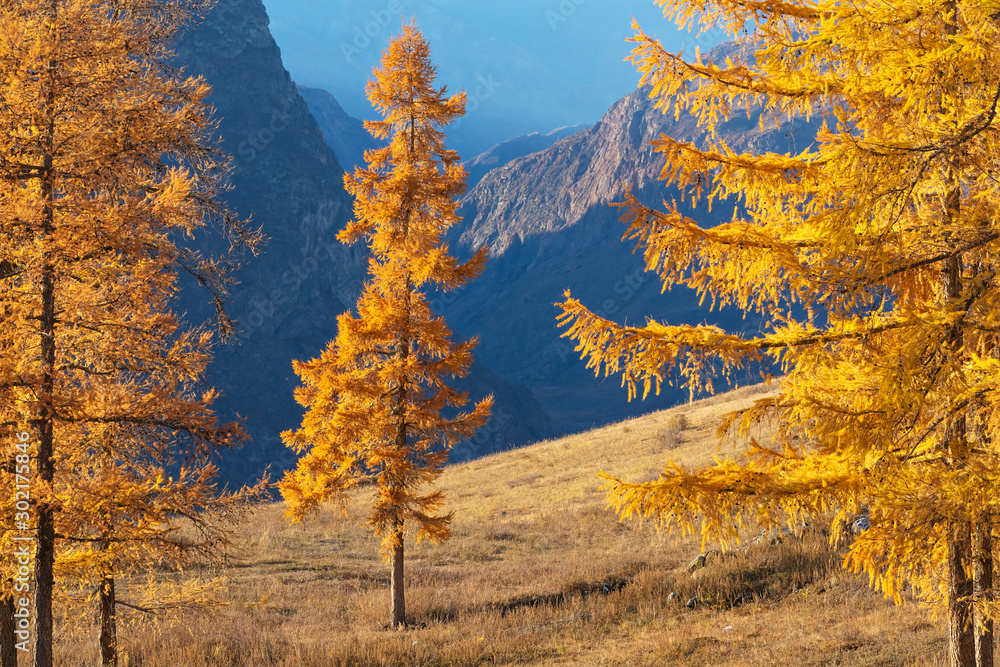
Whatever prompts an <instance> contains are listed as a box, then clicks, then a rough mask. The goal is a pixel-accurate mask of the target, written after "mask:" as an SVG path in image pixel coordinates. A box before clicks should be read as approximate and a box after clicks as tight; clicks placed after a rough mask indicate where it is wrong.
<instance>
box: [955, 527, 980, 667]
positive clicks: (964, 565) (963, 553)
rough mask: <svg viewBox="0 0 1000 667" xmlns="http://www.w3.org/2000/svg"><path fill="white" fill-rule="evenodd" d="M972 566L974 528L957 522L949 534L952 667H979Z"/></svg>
mask: <svg viewBox="0 0 1000 667" xmlns="http://www.w3.org/2000/svg"><path fill="white" fill-rule="evenodd" d="M971 565H972V525H971V524H970V523H969V522H967V521H957V522H955V523H954V524H953V525H952V526H951V528H950V530H949V532H948V654H949V656H948V657H949V664H950V665H951V667H976V642H975V636H974V624H973V622H972V621H973V619H972V604H971V601H972V593H973V582H972V576H971V575H972V569H971V567H970V566H971Z"/></svg>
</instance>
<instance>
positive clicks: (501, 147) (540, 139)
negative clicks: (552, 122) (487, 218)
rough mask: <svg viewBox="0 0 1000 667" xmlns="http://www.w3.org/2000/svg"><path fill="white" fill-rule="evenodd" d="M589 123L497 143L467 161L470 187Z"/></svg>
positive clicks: (586, 126)
mask: <svg viewBox="0 0 1000 667" xmlns="http://www.w3.org/2000/svg"><path fill="white" fill-rule="evenodd" d="M588 127H589V126H588V125H571V126H569V127H559V128H556V129H554V130H552V131H551V132H548V133H546V134H540V133H538V132H532V133H531V134H522V135H521V136H519V137H514V138H513V139H508V140H507V141H505V142H503V143H501V144H497V145H496V146H494V147H493V148H491V149H489V150H488V151H484V152H482V153H480V154H479V155H477V156H476V157H474V158H472V159H471V160H468V161H466V162H465V168H466V169H467V170H468V172H469V188H470V189H471V188H473V187H475V186H476V184H477V183H479V181H481V180H483V177H484V176H485V175H486V174H487V173H489V172H490V171H492V170H494V169H498V168H499V167H502V166H504V165H505V164H507V163H508V162H510V161H512V160H516V159H517V158H519V157H524V156H525V155H530V154H531V153H537V152H538V151H543V150H545V149H546V148H548V147H549V146H551V145H552V144H554V143H556V142H557V141H559V140H561V139H565V138H566V137H568V136H570V135H572V134H576V133H577V132H582V131H583V130H586V129H587V128H588Z"/></svg>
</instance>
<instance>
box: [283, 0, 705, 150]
mask: <svg viewBox="0 0 1000 667" xmlns="http://www.w3.org/2000/svg"><path fill="white" fill-rule="evenodd" d="M264 4H265V5H266V7H267V11H268V14H269V15H270V17H271V32H272V34H273V35H274V38H275V40H276V41H277V43H278V46H279V47H280V48H281V55H282V60H283V62H284V65H285V67H286V68H287V69H288V71H289V72H290V73H291V75H292V78H293V79H295V81H296V82H297V83H299V84H302V85H305V86H310V87H316V88H321V89H324V90H327V91H329V92H330V93H332V94H333V96H334V97H335V98H336V99H337V100H338V101H339V102H340V104H341V105H342V106H343V108H344V109H345V110H346V111H347V113H349V114H350V115H352V116H354V117H356V118H372V117H374V116H373V113H372V111H371V109H370V107H369V106H368V102H367V100H366V99H365V91H364V87H365V82H366V81H367V80H368V78H369V77H370V76H371V71H372V67H373V66H375V65H376V64H377V63H378V60H379V56H380V54H381V51H382V49H383V48H385V46H386V44H387V42H388V39H389V37H390V36H391V35H392V34H394V33H396V32H398V31H399V27H400V22H401V19H400V17H401V16H404V17H407V18H409V17H416V19H417V21H418V24H419V26H420V28H421V29H422V30H423V32H424V34H425V36H426V37H427V38H428V40H429V42H430V45H431V57H432V58H433V60H434V62H435V63H436V65H437V66H438V82H439V83H441V84H447V85H448V88H449V90H450V91H458V90H461V89H464V90H465V91H466V92H467V94H468V96H469V100H468V106H467V114H466V117H465V118H463V119H462V120H461V121H459V122H458V123H456V124H455V125H453V126H451V127H449V129H448V136H449V140H450V142H451V145H452V147H453V148H456V149H457V150H458V151H459V153H460V154H461V155H462V156H463V157H465V158H471V157H473V156H475V155H477V154H479V153H481V152H483V151H485V150H487V149H488V148H490V147H491V146H494V145H496V144H499V143H501V142H503V141H505V140H507V139H510V138H511V137H516V136H519V135H524V134H530V133H531V132H540V133H542V134H544V133H546V132H549V131H550V130H552V129H553V128H556V127H563V126H568V125H576V124H588V125H589V124H593V123H595V122H596V121H597V120H598V119H600V117H601V116H602V115H603V114H604V112H605V111H607V109H608V108H609V107H610V106H611V105H612V104H614V103H615V101H617V100H618V99H620V98H621V97H623V96H624V95H626V94H628V93H629V92H630V91H632V90H635V87H636V84H637V82H638V79H639V76H638V74H637V73H636V71H635V68H634V66H633V65H631V64H630V63H628V62H625V61H624V60H623V59H624V58H625V57H626V56H628V54H629V51H630V49H631V47H632V46H633V45H632V44H631V43H628V42H626V41H625V40H626V38H627V37H629V36H631V35H632V29H631V18H632V17H633V16H634V17H635V18H636V19H637V20H638V21H639V23H640V24H641V25H642V26H643V28H644V29H645V30H646V32H648V33H650V34H653V35H655V36H657V37H658V38H659V39H661V40H662V41H663V43H664V44H665V46H667V47H668V48H673V49H678V48H681V47H682V46H683V47H684V48H685V50H686V51H687V52H689V53H690V52H693V50H694V47H695V45H700V46H701V48H702V49H703V50H707V48H708V47H709V46H710V45H713V44H714V43H716V42H717V41H719V39H720V38H719V36H718V35H717V34H707V35H703V36H701V37H698V36H696V35H695V34H693V33H688V32H683V33H682V32H678V31H677V29H676V27H675V26H674V25H673V24H672V23H670V22H668V21H666V20H665V19H664V18H663V16H662V13H661V10H660V9H659V8H658V7H657V6H656V5H655V4H654V3H653V2H652V0H631V1H628V0H505V1H504V2H480V1H470V0H264Z"/></svg>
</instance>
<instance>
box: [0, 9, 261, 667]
mask: <svg viewBox="0 0 1000 667" xmlns="http://www.w3.org/2000/svg"><path fill="white" fill-rule="evenodd" d="M207 7H208V3H206V2H201V1H200V0H199V1H197V2H187V1H184V0H11V1H10V2H4V3H2V4H0V36H2V37H0V312H2V313H3V315H4V327H3V328H2V330H0V350H4V351H5V355H4V359H3V361H2V362H0V392H4V393H3V397H4V401H3V403H2V404H0V424H2V425H3V427H4V428H5V429H9V430H11V431H19V432H21V431H25V432H30V433H31V434H32V441H31V459H32V462H33V464H34V472H33V475H32V487H31V494H32V499H33V503H34V504H33V511H34V517H33V523H35V524H37V528H36V530H35V538H36V539H35V553H34V559H33V560H34V568H35V571H34V576H33V580H32V585H33V586H34V590H33V591H32V592H33V599H34V609H33V622H34V626H33V633H32V650H33V656H32V661H33V665H34V666H35V667H51V664H52V641H53V636H52V632H53V625H52V618H53V616H52V599H53V589H54V586H55V580H54V564H55V561H56V554H57V551H58V550H59V548H60V545H62V544H64V543H65V542H66V540H67V539H68V538H70V537H79V535H74V534H73V531H72V528H73V526H75V525H79V522H80V517H79V516H74V515H73V513H72V512H69V511H65V512H64V511H63V510H64V509H66V510H68V508H69V507H70V506H71V504H72V503H69V502H67V501H68V494H70V493H71V489H72V488H73V484H72V483H73V479H74V477H73V476H74V475H75V474H77V473H78V472H79V467H78V466H80V465H84V464H87V465H93V464H94V463H95V462H94V461H92V460H88V458H87V457H88V452H90V453H93V452H94V450H92V449H90V447H89V443H88V437H87V436H88V433H90V432H91V431H93V429H94V427H95V426H96V425H101V424H107V425H109V424H125V425H130V426H131V427H134V428H136V429H139V430H141V431H142V432H143V434H145V435H146V436H150V437H153V438H154V439H158V440H159V442H161V443H162V442H164V441H172V442H173V443H174V444H177V445H178V446H181V447H190V448H192V450H193V451H205V450H207V449H212V448H216V447H219V446H228V445H230V444H233V443H235V442H237V441H238V440H239V438H240V437H241V436H240V433H239V430H238V428H235V427H233V426H219V425H217V424H216V423H215V420H214V417H213V416H212V415H211V410H210V406H211V403H212V400H213V398H214V393H213V392H211V391H208V392H200V393H199V392H194V391H193V388H194V386H195V383H197V382H198V380H199V373H200V369H203V368H204V365H205V363H207V358H208V354H209V353H210V342H211V341H210V337H209V336H208V334H207V333H205V332H201V331H192V330H185V329H184V327H183V326H181V323H180V322H179V320H178V318H177V317H176V316H175V315H174V314H173V313H171V312H170V311H169V303H170V300H171V299H172V298H173V297H174V296H175V294H176V291H177V275H178V272H179V271H186V272H188V273H190V274H192V275H194V276H195V277H196V278H197V280H198V281H199V282H200V283H201V284H203V285H205V286H207V287H208V288H209V289H210V290H211V291H212V293H213V295H214V299H215V301H216V304H217V305H219V304H221V297H222V296H223V295H224V293H225V285H226V282H227V280H228V277H227V276H228V271H229V269H230V266H231V264H228V263H224V262H219V261H216V260H215V259H213V258H210V257H204V256H202V255H200V254H199V253H198V252H196V251H193V250H191V249H189V248H186V247H185V246H183V245H180V242H181V241H183V240H184V239H185V238H191V237H192V235H193V234H195V233H196V232H198V231H199V230H202V229H203V228H205V227H206V226H207V225H212V226H218V227H221V228H222V229H223V231H224V233H225V234H226V235H227V236H228V237H229V238H230V240H231V241H232V243H233V245H234V246H235V247H237V248H238V249H249V250H252V249H253V248H254V247H255V245H256V243H257V242H258V241H259V236H258V235H257V234H255V233H254V232H252V231H251V230H249V229H248V228H247V226H246V225H245V223H244V222H241V221H238V220H235V219H233V218H232V216H231V215H229V214H228V212H227V211H226V210H225V209H224V208H222V207H221V206H220V205H219V204H218V203H217V197H218V195H219V193H220V192H221V191H222V189H223V187H224V186H223V184H224V181H223V178H224V176H225V170H226V161H225V160H224V159H223V157H222V156H221V155H220V154H219V153H218V151H217V150H216V149H215V148H214V146H213V145H212V144H211V142H210V140H209V133H210V131H211V130H212V123H211V122H210V120H209V111H210V110H209V108H208V107H207V105H206V104H205V99H206V97H207V95H208V93H209V90H208V87H207V86H206V85H205V84H204V83H203V82H202V81H201V80H199V79H193V78H187V77H184V76H182V75H180V74H179V73H178V72H176V70H175V69H174V68H172V67H171V66H170V64H169V61H170V59H171V57H172V54H171V52H170V49H169V42H170V40H171V39H172V38H173V37H174V36H175V35H176V34H177V33H178V31H179V30H180V29H181V28H182V27H183V26H184V25H186V24H187V23H188V22H189V21H190V20H191V19H192V18H193V17H194V16H195V15H196V14H197V13H199V12H202V11H204V10H205V9H206V8H207ZM220 322H221V325H222V334H223V336H225V335H227V334H228V332H229V326H228V322H227V321H226V320H225V318H224V316H223V317H221V318H220ZM112 385H115V386H119V387H127V388H129V391H128V392H119V398H121V399H122V400H121V401H119V402H117V403H116V402H113V401H111V400H110V399H111V397H110V396H109V395H108V394H107V393H106V389H107V387H108V386H112ZM8 443H9V439H7V440H5V444H4V446H5V447H7V446H9V444H8ZM128 453H129V450H128V449H127V448H125V447H123V448H122V449H119V450H116V455H117V456H119V458H121V457H125V456H127V455H128ZM8 488H9V487H5V488H4V493H7V489H8ZM93 520H94V521H96V520H97V518H94V519H93Z"/></svg>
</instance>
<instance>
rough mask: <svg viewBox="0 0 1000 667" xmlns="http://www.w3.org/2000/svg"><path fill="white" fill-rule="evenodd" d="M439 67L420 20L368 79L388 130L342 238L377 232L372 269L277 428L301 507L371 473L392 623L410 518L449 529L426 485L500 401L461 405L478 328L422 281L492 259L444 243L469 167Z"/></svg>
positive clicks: (400, 608)
mask: <svg viewBox="0 0 1000 667" xmlns="http://www.w3.org/2000/svg"><path fill="white" fill-rule="evenodd" d="M434 78H435V68H434V67H433V66H432V65H431V60H430V49H429V47H428V45H427V42H426V41H425V40H424V38H423V35H422V34H421V33H420V31H419V30H418V29H417V28H416V27H415V25H414V24H412V23H411V24H409V25H404V27H403V32H402V34H401V35H399V36H397V37H395V38H393V39H392V40H391V42H390V44H389V46H388V48H387V49H386V50H385V52H384V53H383V55H382V63H381V67H380V68H378V69H376V71H375V78H374V79H372V80H370V81H369V83H368V87H367V92H368V99H369V100H371V102H372V104H373V105H374V106H375V107H376V108H377V109H378V110H379V112H380V113H381V114H382V116H383V119H382V120H378V121H366V122H365V126H366V127H367V129H368V130H369V131H370V132H371V133H372V135H374V136H375V137H376V138H378V139H385V138H390V143H389V145H387V146H385V147H384V148H380V149H377V150H370V151H368V152H367V153H366V155H365V158H366V160H367V162H368V167H367V168H358V169H356V170H355V171H354V173H353V174H348V175H345V178H344V182H345V185H346V188H347V191H348V192H350V193H351V194H352V195H354V197H355V206H354V219H353V220H352V221H351V222H350V223H348V226H347V227H346V228H345V229H344V230H343V231H341V232H340V234H339V235H338V238H339V239H340V240H341V241H342V242H344V243H353V242H356V241H358V240H361V239H365V240H367V241H368V245H369V248H370V250H371V258H370V261H369V274H370V276H371V278H370V280H369V281H368V283H367V284H366V285H365V288H364V291H363V293H362V294H361V297H360V298H359V300H358V303H357V316H355V315H353V314H352V313H350V312H347V313H344V314H342V315H340V317H339V318H338V321H337V324H338V331H337V337H336V339H335V340H334V341H332V342H331V343H330V344H329V345H328V347H327V348H326V349H325V350H324V351H323V353H322V354H321V355H320V356H319V357H318V358H316V359H313V360H311V361H308V362H295V364H294V367H295V372H296V373H297V374H298V375H299V376H300V377H301V378H302V386H301V387H299V388H298V389H297V390H296V392H295V397H296V400H297V401H298V402H299V403H301V404H302V405H303V406H304V407H305V408H306V409H307V410H306V414H305V417H304V418H303V421H302V426H301V427H300V428H298V429H296V430H294V431H287V432H285V433H283V434H282V438H283V439H284V441H285V443H286V444H287V445H288V446H290V447H292V448H293V449H295V451H296V452H298V453H300V454H302V457H301V458H300V459H299V463H298V467H297V468H296V469H295V470H294V471H290V472H289V473H288V474H287V475H286V476H285V478H284V479H283V480H282V482H281V483H280V487H281V492H282V495H283V496H284V498H285V500H286V501H287V502H288V510H287V515H288V516H290V517H291V518H292V519H293V520H295V521H300V520H301V519H302V518H303V517H304V516H306V515H307V514H309V513H311V512H315V511H317V510H318V509H319V507H320V505H321V503H323V502H326V501H328V500H330V499H341V500H343V499H345V497H346V494H348V493H349V492H350V491H352V490H354V489H357V488H358V487H361V486H363V485H367V484H374V485H375V487H376V489H377V491H376V498H375V501H374V507H373V510H372V514H371V516H370V518H369V521H368V525H369V526H370V527H371V528H372V529H373V531H374V532H375V533H376V534H377V535H378V536H380V537H381V538H382V554H383V557H384V558H385V559H386V560H387V561H391V564H392V611H391V616H390V627H392V628H398V627H400V626H401V625H404V624H405V623H406V611H405V603H404V592H403V542H404V538H405V536H406V533H407V531H408V530H410V529H411V528H416V532H417V540H418V541H419V540H421V539H429V540H432V541H440V540H444V539H447V538H448V536H449V527H448V526H449V523H450V521H451V514H450V513H449V514H441V513H439V511H438V510H439V509H440V508H441V506H442V503H443V496H442V494H441V492H440V491H437V490H425V489H424V488H423V487H424V486H426V485H428V484H430V483H432V482H433V481H434V480H435V479H436V478H437V477H438V475H439V474H440V472H441V468H442V466H443V465H444V463H445V462H446V460H447V457H448V449H449V448H450V447H451V446H453V445H454V444H456V443H458V442H460V441H462V440H463V439H466V438H468V437H471V436H472V434H473V433H474V432H475V430H476V429H477V428H479V427H480V426H481V425H482V424H483V423H485V421H486V419H487V418H488V416H489V412H490V406H491V405H492V397H488V398H486V399H484V400H483V401H481V402H479V403H478V404H477V405H476V406H475V409H473V410H472V411H471V412H456V409H459V408H461V407H462V406H463V405H464V404H465V403H466V400H467V397H466V395H465V394H464V393H460V392H457V391H456V390H454V389H453V388H451V387H450V386H448V385H447V384H446V380H447V378H449V377H462V376H464V375H465V374H466V373H467V372H468V368H469V364H470V363H471V361H472V355H471V352H472V349H473V347H475V345H476V342H477V341H476V340H469V341H465V342H459V343H454V342H452V341H451V332H450V331H449V330H448V327H447V326H446V324H445V322H444V320H443V319H442V318H441V317H438V316H435V315H434V313H432V312H431V309H430V304H429V301H428V299H427V295H426V293H425V292H424V291H422V290H425V289H431V288H437V289H441V290H448V289H454V288H456V287H459V286H461V285H463V284H465V282H466V281H468V280H470V279H472V278H473V277H475V276H476V275H478V274H479V272H480V271H481V270H482V267H483V264H484V262H485V261H486V254H485V249H481V250H480V251H479V252H478V253H477V254H476V255H475V256H474V257H473V258H472V259H470V260H469V261H468V262H465V263H459V262H458V261H456V259H455V258H454V257H452V256H450V255H449V254H448V247H447V245H446V244H445V240H444V235H445V233H446V231H447V230H448V228H449V227H451V226H453V225H454V224H456V223H457V222H458V221H459V217H458V216H457V214H456V209H457V207H458V204H457V202H456V198H457V197H458V196H459V195H461V193H462V192H463V190H464V189H465V178H466V175H465V170H464V168H463V167H462V166H461V164H460V163H459V156H458V154H457V153H456V152H455V151H452V150H449V149H447V148H446V147H445V144H444V134H443V132H442V131H441V128H442V127H443V126H445V125H447V124H449V123H451V122H452V121H454V120H455V119H456V118H458V117H459V116H461V115H462V114H463V113H464V109H465V93H460V94H457V95H453V96H451V97H445V95H446V88H441V89H436V88H434ZM449 411H450V412H451V414H450V415H448V412H449Z"/></svg>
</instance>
